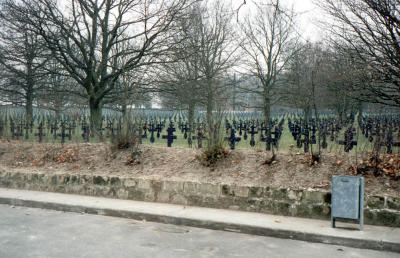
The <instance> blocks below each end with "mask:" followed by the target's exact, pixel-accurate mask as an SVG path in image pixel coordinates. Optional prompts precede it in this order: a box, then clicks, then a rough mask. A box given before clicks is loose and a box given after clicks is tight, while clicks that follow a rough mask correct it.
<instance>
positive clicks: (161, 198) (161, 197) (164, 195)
mask: <svg viewBox="0 0 400 258" xmlns="http://www.w3.org/2000/svg"><path fill="white" fill-rule="evenodd" d="M156 201H157V202H165V203H167V202H169V192H162V191H161V192H158V193H157V199H156Z"/></svg>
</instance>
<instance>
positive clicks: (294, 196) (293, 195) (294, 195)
mask: <svg viewBox="0 0 400 258" xmlns="http://www.w3.org/2000/svg"><path fill="white" fill-rule="evenodd" d="M302 196H303V191H300V190H288V192H287V198H288V199H289V200H292V201H300V200H301V197H302Z"/></svg>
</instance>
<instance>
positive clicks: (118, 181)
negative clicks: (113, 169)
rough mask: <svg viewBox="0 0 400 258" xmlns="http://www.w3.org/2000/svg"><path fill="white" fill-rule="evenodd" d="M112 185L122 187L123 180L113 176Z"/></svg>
mask: <svg viewBox="0 0 400 258" xmlns="http://www.w3.org/2000/svg"><path fill="white" fill-rule="evenodd" d="M110 185H112V186H120V185H121V179H120V178H119V177H116V176H113V177H111V178H110Z"/></svg>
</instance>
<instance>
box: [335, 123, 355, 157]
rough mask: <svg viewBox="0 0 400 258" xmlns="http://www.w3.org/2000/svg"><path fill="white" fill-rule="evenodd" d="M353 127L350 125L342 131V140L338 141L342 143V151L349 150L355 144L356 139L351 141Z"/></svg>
mask: <svg viewBox="0 0 400 258" xmlns="http://www.w3.org/2000/svg"><path fill="white" fill-rule="evenodd" d="M353 137H354V128H353V127H350V128H349V129H347V130H346V131H345V132H344V141H339V144H340V145H344V151H345V152H349V151H351V150H352V149H353V147H354V146H355V145H357V141H353Z"/></svg>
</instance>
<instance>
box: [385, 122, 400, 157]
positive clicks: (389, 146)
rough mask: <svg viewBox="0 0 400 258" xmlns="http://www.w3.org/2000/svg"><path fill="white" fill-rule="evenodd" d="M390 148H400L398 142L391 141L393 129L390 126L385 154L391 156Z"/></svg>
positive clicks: (391, 150)
mask: <svg viewBox="0 0 400 258" xmlns="http://www.w3.org/2000/svg"><path fill="white" fill-rule="evenodd" d="M392 147H400V142H395V141H393V129H392V127H391V126H390V127H389V130H388V133H387V137H386V152H387V153H388V154H392V152H393V149H392Z"/></svg>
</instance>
